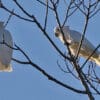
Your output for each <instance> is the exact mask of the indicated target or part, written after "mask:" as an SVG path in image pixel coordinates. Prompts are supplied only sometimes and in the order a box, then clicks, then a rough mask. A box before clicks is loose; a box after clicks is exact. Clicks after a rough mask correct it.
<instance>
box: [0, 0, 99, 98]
mask: <svg viewBox="0 0 100 100" xmlns="http://www.w3.org/2000/svg"><path fill="white" fill-rule="evenodd" d="M18 1H19V3H20V4H21V5H22V6H23V7H24V8H25V9H26V10H27V11H28V12H30V13H31V14H34V15H35V17H36V18H37V19H38V21H39V22H40V23H41V25H43V24H44V16H45V7H44V6H42V5H41V4H39V3H38V2H36V0H33V1H32V0H18ZM42 1H45V0H42ZM62 1H63V0H62ZM2 2H3V3H4V5H5V6H6V7H8V8H9V9H14V10H15V12H17V13H18V14H20V15H22V16H24V17H26V15H25V14H23V13H22V12H21V11H20V9H19V8H18V7H17V6H16V4H15V3H14V2H13V0H2ZM64 6H65V4H64V2H61V5H60V7H59V9H58V12H59V18H60V19H61V21H63V19H64V17H63V16H64V11H65V10H64V8H63V7H64ZM0 15H1V16H0V21H4V22H6V21H7V19H8V16H9V13H7V12H6V11H4V10H3V9H1V8H0ZM99 19H100V13H98V14H97V15H95V16H94V17H93V18H92V19H91V20H90V22H89V25H88V29H87V32H86V37H87V38H88V39H89V41H91V43H92V44H93V45H94V46H97V45H98V44H99V43H100V34H99V32H100V28H99V26H100V21H99ZM67 25H69V26H70V28H71V29H75V30H77V31H79V32H82V29H83V25H84V17H83V15H82V13H81V12H76V13H75V14H74V15H73V16H71V18H70V19H69V20H68V23H67ZM55 26H57V23H56V19H55V15H54V13H53V12H52V11H51V10H49V17H48V23H47V32H48V34H49V36H50V37H51V38H52V40H53V41H54V42H55V44H56V45H57V46H58V47H59V48H60V50H62V52H65V51H66V48H65V46H64V45H63V44H62V43H61V42H60V41H59V39H57V38H56V37H55V35H54V32H53V29H54V27H55ZM6 29H7V30H9V31H10V33H11V35H12V37H13V41H14V42H15V43H16V44H17V45H18V46H20V47H21V48H22V49H23V50H24V51H25V52H26V53H27V54H28V56H29V57H30V59H31V60H32V61H33V62H34V63H36V64H38V65H39V66H41V67H42V68H43V69H44V70H46V71H47V72H48V73H49V74H50V75H53V76H54V77H55V78H57V79H59V80H61V81H62V82H64V83H67V84H69V85H70V84H71V85H72V86H74V87H76V88H78V89H82V86H80V84H79V82H77V81H76V80H73V78H72V76H71V75H70V74H66V73H63V72H62V71H61V70H60V69H59V68H58V66H57V61H59V62H60V64H62V65H63V63H64V62H63V61H62V59H61V56H60V55H59V53H57V51H56V50H55V49H54V48H53V46H52V45H51V44H50V42H49V41H48V39H47V38H46V37H45V36H44V35H43V33H42V32H41V31H40V30H39V29H38V27H37V26H36V24H34V23H30V22H26V21H23V20H21V19H19V18H17V17H15V16H13V17H12V18H11V20H10V21H9V23H8V25H7V27H6ZM13 57H14V58H16V59H19V60H26V59H25V58H24V56H23V55H22V54H21V53H20V52H18V51H14V52H13ZM11 64H12V67H13V72H11V73H6V72H0V100H61V99H62V100H66V99H68V100H75V99H76V100H79V99H81V100H87V96H85V95H81V94H77V93H74V92H72V91H70V90H68V89H65V88H63V87H61V86H59V85H57V84H55V83H54V82H52V81H50V80H48V79H47V78H46V77H45V76H44V75H42V74H41V73H40V72H39V71H38V70H36V69H35V68H33V67H32V66H30V65H22V64H19V63H16V62H14V61H12V62H11ZM97 69H98V73H99V72H100V68H99V67H97ZM95 97H96V100H99V96H95Z"/></svg>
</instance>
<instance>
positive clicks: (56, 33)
mask: <svg viewBox="0 0 100 100" xmlns="http://www.w3.org/2000/svg"><path fill="white" fill-rule="evenodd" d="M54 33H55V36H56V37H59V32H58V30H57V28H56V27H55V28H54Z"/></svg>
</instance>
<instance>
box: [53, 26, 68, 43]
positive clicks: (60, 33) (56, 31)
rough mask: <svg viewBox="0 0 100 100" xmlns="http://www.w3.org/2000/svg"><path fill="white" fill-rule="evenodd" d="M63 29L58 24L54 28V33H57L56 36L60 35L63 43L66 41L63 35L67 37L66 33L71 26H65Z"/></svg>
mask: <svg viewBox="0 0 100 100" xmlns="http://www.w3.org/2000/svg"><path fill="white" fill-rule="evenodd" d="M61 29H62V31H63V33H62V32H61ZM61 29H60V27H58V26H57V27H55V28H54V33H55V36H56V37H58V38H59V39H60V40H61V41H62V42H63V43H65V41H64V39H63V36H65V37H67V34H66V33H67V32H68V31H69V26H63V27H62V28H61ZM63 34H64V35H63Z"/></svg>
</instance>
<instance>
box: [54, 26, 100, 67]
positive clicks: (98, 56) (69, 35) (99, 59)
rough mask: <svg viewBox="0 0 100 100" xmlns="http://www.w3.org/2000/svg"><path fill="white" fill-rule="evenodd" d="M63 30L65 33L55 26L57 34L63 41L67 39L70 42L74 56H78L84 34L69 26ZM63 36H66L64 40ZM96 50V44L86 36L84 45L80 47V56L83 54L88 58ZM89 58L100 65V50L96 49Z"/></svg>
mask: <svg viewBox="0 0 100 100" xmlns="http://www.w3.org/2000/svg"><path fill="white" fill-rule="evenodd" d="M62 31H63V33H64V35H63V34H62V32H61V30H60V28H59V27H55V29H54V32H55V35H56V36H57V37H58V38H59V39H60V40H61V41H62V42H63V43H65V41H67V42H68V43H69V48H70V51H71V53H72V54H73V55H74V56H76V54H77V50H78V48H79V44H80V40H81V36H82V34H81V33H80V32H77V31H75V30H71V29H70V28H69V26H63V28H62ZM63 36H64V38H65V40H64V38H63ZM94 50H95V47H94V45H93V44H92V43H91V42H89V41H88V40H87V39H86V38H84V40H83V41H82V46H81V48H80V52H79V56H82V57H84V58H86V59H87V58H88V57H89V56H90V55H91V54H92V53H93V51H94ZM89 60H91V61H93V62H95V63H96V64H97V65H99V66H100V52H99V51H96V52H95V53H94V54H93V55H92V56H91V57H90V59H89Z"/></svg>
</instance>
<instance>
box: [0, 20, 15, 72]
mask: <svg viewBox="0 0 100 100" xmlns="http://www.w3.org/2000/svg"><path fill="white" fill-rule="evenodd" d="M3 41H4V42H5V43H7V45H8V46H7V45H6V44H4V43H3ZM11 47H13V40H12V36H11V34H10V32H9V31H7V30H6V29H5V27H4V25H3V22H0V71H6V72H10V71H12V67H11V65H10V62H11V58H12V53H13V50H12V48H11Z"/></svg>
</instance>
